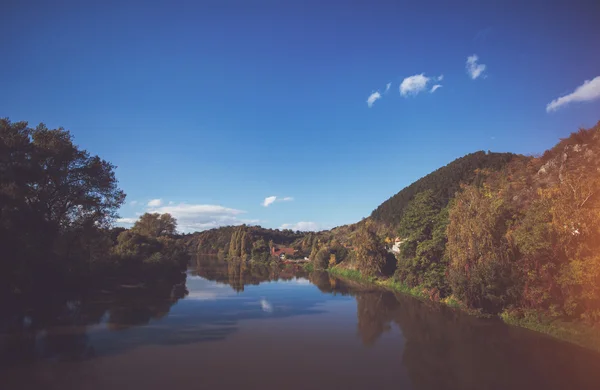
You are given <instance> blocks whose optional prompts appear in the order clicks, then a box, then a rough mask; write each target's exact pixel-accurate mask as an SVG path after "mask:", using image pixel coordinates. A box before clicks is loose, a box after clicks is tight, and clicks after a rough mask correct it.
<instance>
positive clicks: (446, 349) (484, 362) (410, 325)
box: [0, 260, 600, 390]
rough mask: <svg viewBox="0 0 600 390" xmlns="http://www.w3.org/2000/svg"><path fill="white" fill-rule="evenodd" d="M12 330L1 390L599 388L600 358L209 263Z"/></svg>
mask: <svg viewBox="0 0 600 390" xmlns="http://www.w3.org/2000/svg"><path fill="white" fill-rule="evenodd" d="M4 317H6V318H0V389H7V390H12V389H147V390H151V389H233V388H250V389H254V388H256V389H314V388H327V389H338V388H339V389H375V388H384V389H388V388H396V389H407V390H408V389H574V390H575V389H595V390H598V389H600V354H596V353H593V352H590V351H587V350H585V349H582V348H579V347H575V346H572V345H569V344H566V343H562V342H558V341H555V340H552V339H550V338H547V337H545V336H542V335H539V334H536V333H533V332H530V331H527V330H524V329H519V328H513V327H509V326H506V325H504V324H502V323H499V322H497V321H492V320H480V319H476V318H473V317H470V316H466V315H464V314H462V313H458V312H455V311H453V310H451V309H449V308H446V307H440V306H437V305H434V304H431V303H424V302H421V301H418V300H416V299H413V298H411V297H407V296H403V295H399V294H394V293H391V292H389V291H384V290H379V289H376V288H367V287H364V286H360V285H358V284H354V283H350V282H343V281H341V280H338V279H335V278H332V277H330V276H329V275H328V274H326V273H312V274H310V275H308V274H304V275H303V274H302V273H300V272H294V271H293V270H290V269H284V270H277V269H271V268H264V267H249V266H243V265H239V264H231V265H229V266H227V265H225V264H223V263H218V262H216V261H214V260H211V261H208V260H202V261H199V263H198V265H197V266H195V267H193V269H191V270H190V271H189V272H188V275H187V280H186V282H185V285H172V284H163V285H159V286H155V287H154V288H152V289H141V288H134V287H131V286H126V287H124V288H123V289H122V290H120V291H119V292H118V293H114V292H104V293H102V294H97V295H94V296H92V297H86V298H79V299H78V300H70V301H67V302H60V303H56V304H45V305H43V307H40V308H36V309H35V310H33V311H28V312H27V313H18V314H13V315H6V316H4Z"/></svg>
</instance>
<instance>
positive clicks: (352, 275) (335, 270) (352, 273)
mask: <svg viewBox="0 0 600 390" xmlns="http://www.w3.org/2000/svg"><path fill="white" fill-rule="evenodd" d="M327 272H329V273H330V274H332V275H335V276H340V277H342V278H346V279H351V280H356V281H359V282H367V283H375V278H374V277H368V276H363V275H362V274H361V273H360V271H358V270H355V269H346V268H340V267H332V268H329V269H327Z"/></svg>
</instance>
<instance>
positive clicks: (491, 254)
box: [446, 186, 519, 312]
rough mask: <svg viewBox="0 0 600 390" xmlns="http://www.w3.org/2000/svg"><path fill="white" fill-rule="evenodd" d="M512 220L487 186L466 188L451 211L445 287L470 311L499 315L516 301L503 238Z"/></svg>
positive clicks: (514, 277) (509, 251)
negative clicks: (479, 310)
mask: <svg viewBox="0 0 600 390" xmlns="http://www.w3.org/2000/svg"><path fill="white" fill-rule="evenodd" d="M511 215H512V214H511V212H510V209H509V207H508V205H507V203H506V200H505V199H504V198H503V197H502V196H501V194H500V193H498V192H497V191H494V190H492V189H490V188H489V187H487V186H486V187H484V188H479V187H475V186H465V187H464V188H463V190H462V191H461V192H460V193H459V194H458V195H457V197H456V199H455V202H454V205H453V207H452V209H451V210H450V215H449V218H450V223H449V225H448V231H447V232H448V244H447V246H446V250H447V252H448V255H449V257H450V259H451V261H450V267H449V282H450V285H451V287H452V291H453V293H454V294H455V295H457V297H458V298H459V299H460V300H461V301H463V302H464V303H466V304H467V305H469V306H470V307H476V308H483V309H484V310H485V311H488V312H498V311H500V310H501V309H502V308H504V307H505V306H507V305H508V304H510V303H514V302H515V300H516V296H518V293H517V291H516V290H517V287H518V284H519V280H518V275H517V274H516V272H514V268H513V267H512V264H511V262H512V261H513V260H514V253H513V248H512V246H511V245H510V242H509V241H508V240H507V238H506V237H507V234H506V233H507V224H508V221H509V220H510V217H511Z"/></svg>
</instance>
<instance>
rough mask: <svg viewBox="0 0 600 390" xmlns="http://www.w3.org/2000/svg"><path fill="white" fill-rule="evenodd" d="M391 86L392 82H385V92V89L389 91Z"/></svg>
mask: <svg viewBox="0 0 600 390" xmlns="http://www.w3.org/2000/svg"><path fill="white" fill-rule="evenodd" d="M391 87H392V83H387V84H386V85H385V93H387V91H389V90H390V88H391Z"/></svg>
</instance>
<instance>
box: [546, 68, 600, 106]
mask: <svg viewBox="0 0 600 390" xmlns="http://www.w3.org/2000/svg"><path fill="white" fill-rule="evenodd" d="M598 98H600V76H597V77H595V78H594V79H592V80H585V81H584V82H583V84H581V85H580V86H579V87H577V88H575V91H573V92H571V93H570V94H568V95H564V96H561V97H559V98H557V99H554V100H552V101H551V102H550V103H548V105H546V112H551V111H556V110H557V109H559V108H560V107H562V106H565V105H567V104H569V103H573V102H589V101H592V100H595V99H598Z"/></svg>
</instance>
